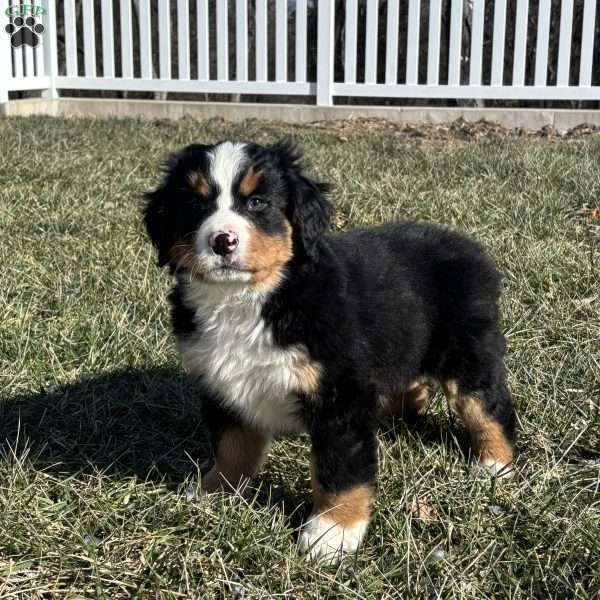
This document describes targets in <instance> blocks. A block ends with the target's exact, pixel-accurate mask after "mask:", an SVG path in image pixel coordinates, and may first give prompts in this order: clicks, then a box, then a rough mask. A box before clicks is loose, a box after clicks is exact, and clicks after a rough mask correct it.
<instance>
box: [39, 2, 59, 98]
mask: <svg viewBox="0 0 600 600" xmlns="http://www.w3.org/2000/svg"><path fill="white" fill-rule="evenodd" d="M42 3H43V6H44V8H45V9H46V15H45V16H46V19H45V22H46V31H45V32H44V70H45V73H46V75H47V77H48V78H49V79H50V85H49V87H48V88H47V89H45V90H42V98H48V99H52V100H53V99H55V98H58V91H57V89H56V76H57V75H58V58H57V55H58V53H57V49H56V37H57V35H58V32H57V31H56V2H55V0H43V2H42Z"/></svg>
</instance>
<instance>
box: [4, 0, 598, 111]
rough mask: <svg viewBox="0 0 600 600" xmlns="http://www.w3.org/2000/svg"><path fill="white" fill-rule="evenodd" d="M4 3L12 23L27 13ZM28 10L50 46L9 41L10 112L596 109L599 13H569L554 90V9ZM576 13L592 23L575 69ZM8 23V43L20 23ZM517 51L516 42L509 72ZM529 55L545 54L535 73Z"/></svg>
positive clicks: (406, 5)
mask: <svg viewBox="0 0 600 600" xmlns="http://www.w3.org/2000/svg"><path fill="white" fill-rule="evenodd" d="M5 1H6V2H7V5H8V6H9V7H12V8H13V9H14V7H16V6H21V5H22V4H23V2H21V1H20V0H5ZM29 1H30V2H35V3H36V4H37V5H38V6H39V5H40V4H41V6H42V7H43V8H44V10H45V14H44V15H43V18H42V23H43V25H44V27H45V31H44V33H43V34H42V36H41V38H42V44H41V45H40V46H38V47H36V48H31V47H30V46H27V45H23V46H20V47H18V48H12V47H11V41H10V36H9V35H8V34H6V33H5V32H4V31H0V102H6V101H8V98H9V95H8V93H9V92H12V91H19V90H42V92H43V95H44V96H46V97H57V96H58V91H60V90H96V91H105V90H123V91H137V92H142V91H143V92H174V93H195V94H198V93H201V94H213V93H218V94H249V95H259V94H262V95H269V96H276V95H284V96H287V95H295V96H314V97H315V99H316V103H317V104H319V105H331V104H332V103H333V99H334V98H335V97H341V96H350V97H370V98H375V97H377V98H424V99H427V98H438V99H457V98H462V99H469V98H470V99H514V100H522V101H525V100H600V85H598V79H600V78H599V77H597V76H596V75H594V71H595V70H597V69H598V68H600V66H599V65H597V64H596V65H595V64H594V56H595V54H594V52H595V49H596V53H597V49H598V44H600V40H599V39H596V38H597V37H598V36H597V34H596V30H597V28H596V19H600V14H599V13H600V8H599V5H600V2H597V0H563V1H562V2H561V4H560V31H559V32H558V35H559V42H558V55H557V57H554V62H553V65H554V66H553V68H552V77H550V72H551V70H550V68H549V64H550V62H551V60H552V57H551V56H550V54H551V52H550V51H549V48H550V46H549V39H550V34H551V31H550V29H551V26H550V23H551V21H550V13H551V8H552V3H551V0H539V2H535V3H533V2H530V1H529V0H512V2H513V5H515V6H516V11H515V13H514V14H515V15H516V16H515V18H514V19H511V20H510V22H509V20H508V19H507V5H508V4H510V0H487V2H486V0H444V1H443V0H387V1H386V0H382V1H381V2H380V1H379V0H364V1H362V0H346V2H345V10H344V11H342V12H341V13H339V12H338V11H336V6H338V7H339V3H337V4H336V2H335V1H334V0H318V4H317V5H315V2H310V1H307V0H295V1H294V0H290V1H288V0H271V1H268V0H253V1H252V2H248V0H216V1H214V0H213V1H212V2H210V1H209V0H192V1H190V0H155V1H153V2H151V1H150V0H77V1H76V0H42V1H40V0H29ZM490 2H491V6H492V7H493V21H492V22H488V21H490V18H489V12H490V11H489V10H488V11H487V12H486V5H487V8H488V9H489V7H490ZM424 5H427V6H424ZM315 6H318V9H317V10H316V12H317V14H316V16H315V17H314V18H313V19H312V20H311V19H309V13H311V11H313V12H314V9H315ZM443 6H444V7H445V10H447V11H449V15H450V21H449V31H448V32H447V35H442V23H443V18H442V7H443ZM383 7H385V10H384V9H383ZM171 8H173V9H174V10H173V11H172V10H171ZM424 8H427V13H426V14H428V24H427V25H426V26H424V25H423V23H424V21H423V18H422V15H423V14H424V13H423V10H424ZM175 9H176V10H175ZM534 9H535V12H536V13H537V14H536V15H535V16H536V19H535V23H536V24H537V30H535V31H532V27H531V26H530V22H531V17H532V14H533V11H534ZM574 10H579V11H583V15H582V18H581V21H580V22H581V23H582V25H581V31H580V38H579V39H580V40H581V42H580V43H581V47H580V48H577V49H576V50H577V54H578V57H579V58H578V63H577V69H574V68H573V65H574V63H573V61H572V52H573V47H574V43H573V39H574V38H573V22H574ZM401 14H402V15H403V17H402V18H403V19H404V20H405V21H406V22H405V23H404V26H403V27H400V26H399V22H400V15H401ZM446 14H448V13H446ZM57 15H60V19H61V23H64V25H63V26H62V29H61V32H62V33H61V34H60V35H59V32H58V31H57ZM173 15H175V17H176V18H173ZM486 15H488V16H487V18H486ZM3 18H4V22H3V25H2V29H3V30H4V27H5V25H6V24H8V23H9V22H10V18H9V16H6V15H3ZM340 19H345V21H344V22H343V27H337V28H336V20H338V23H337V25H338V26H339V24H340V21H339V20H340ZM38 20H39V19H38ZM172 21H176V23H173V22H172ZM447 22H448V21H447V20H446V23H447ZM426 23H427V22H426ZM492 23H493V26H492ZM465 27H468V28H469V36H468V38H465V36H464V33H465ZM446 29H448V28H447V26H446ZM340 31H341V32H343V33H342V34H341V35H338V36H337V37H336V32H340ZM402 32H404V33H402ZM465 39H467V40H468V41H467V42H465ZM507 39H510V40H514V43H512V44H511V45H510V48H511V54H512V61H510V68H508V69H507V66H506V65H507V60H506V56H505V54H506V48H507V44H506V40H507ZM425 40H426V41H425ZM486 48H487V50H486ZM528 48H529V49H531V48H534V49H535V52H534V58H533V62H532V59H531V52H529V53H528V52H527V49H528ZM486 52H487V56H488V57H489V56H490V55H491V59H490V60H491V63H490V64H489V65H488V69H487V73H488V75H487V76H486V77H485V79H484V77H483V72H484V69H483V63H484V59H485V56H486ZM424 56H426V59H424V58H423V57H424ZM441 57H443V61H442V59H441ZM528 57H529V58H528ZM485 60H487V59H485ZM598 62H599V61H598V59H597V58H596V63H598ZM309 65H313V67H314V65H316V68H312V69H309ZM526 70H528V71H527V72H528V73H529V74H530V76H529V77H528V78H526ZM310 71H312V73H311V72H310ZM336 74H337V76H336Z"/></svg>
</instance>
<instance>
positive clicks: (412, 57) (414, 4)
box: [406, 0, 421, 85]
mask: <svg viewBox="0 0 600 600" xmlns="http://www.w3.org/2000/svg"><path fill="white" fill-rule="evenodd" d="M420 14H421V0H410V3H409V5H408V36H407V39H406V43H407V48H406V83H407V85H416V84H417V83H418V78H419V29H420V23H419V21H420V18H419V17H420Z"/></svg>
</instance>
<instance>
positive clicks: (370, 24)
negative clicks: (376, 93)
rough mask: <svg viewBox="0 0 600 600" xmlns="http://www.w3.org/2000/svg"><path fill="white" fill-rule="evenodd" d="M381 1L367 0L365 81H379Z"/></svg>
mask: <svg viewBox="0 0 600 600" xmlns="http://www.w3.org/2000/svg"><path fill="white" fill-rule="evenodd" d="M378 16H379V1H378V0H367V31H366V42H365V43H366V45H365V83H375V82H376V81H377V39H378V36H377V29H378V27H379V23H378Z"/></svg>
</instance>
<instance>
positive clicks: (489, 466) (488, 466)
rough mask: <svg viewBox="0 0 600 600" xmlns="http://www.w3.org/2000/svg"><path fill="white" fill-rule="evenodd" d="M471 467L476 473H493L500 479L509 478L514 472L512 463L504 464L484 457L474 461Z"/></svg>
mask: <svg viewBox="0 0 600 600" xmlns="http://www.w3.org/2000/svg"><path fill="white" fill-rule="evenodd" d="M473 468H474V470H475V473H476V474H482V475H493V476H494V477H498V478H500V479H510V478H511V477H512V476H513V474H514V466H513V464H512V463H509V464H505V463H503V462H500V461H497V460H493V459H491V458H484V459H483V460H481V461H479V462H477V463H475V465H474V467H473Z"/></svg>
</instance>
